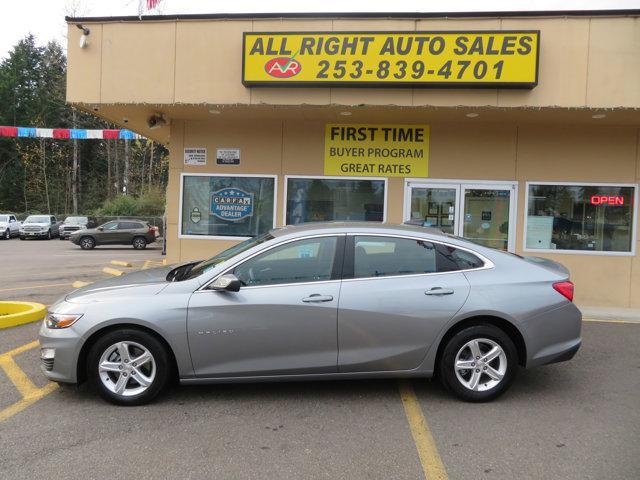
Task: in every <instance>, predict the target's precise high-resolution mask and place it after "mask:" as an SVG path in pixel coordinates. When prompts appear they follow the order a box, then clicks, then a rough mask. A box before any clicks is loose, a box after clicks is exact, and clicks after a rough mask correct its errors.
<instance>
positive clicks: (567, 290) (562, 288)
mask: <svg viewBox="0 0 640 480" xmlns="http://www.w3.org/2000/svg"><path fill="white" fill-rule="evenodd" d="M553 288H554V289H555V290H556V292H558V293H560V294H562V295H563V296H564V297H565V298H566V299H567V300H569V301H570V302H573V282H556V283H554V284H553Z"/></svg>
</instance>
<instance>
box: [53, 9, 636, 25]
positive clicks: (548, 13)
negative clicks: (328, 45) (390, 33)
mask: <svg viewBox="0 0 640 480" xmlns="http://www.w3.org/2000/svg"><path fill="white" fill-rule="evenodd" d="M603 16H640V9H611V10H536V11H492V12H300V13H292V12H285V13H203V14H200V13H197V14H176V15H143V16H141V17H138V16H136V15H130V16H115V17H69V16H66V17H65V20H66V21H67V22H68V23H81V22H87V23H91V22H100V23H107V22H144V21H171V20H174V21H175V20H251V19H276V18H307V19H308V18H418V19H419V18H487V17H603Z"/></svg>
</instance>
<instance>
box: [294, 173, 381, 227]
mask: <svg viewBox="0 0 640 480" xmlns="http://www.w3.org/2000/svg"><path fill="white" fill-rule="evenodd" d="M384 188H385V182H384V180H353V179H312V178H289V179H288V180H287V224H288V225H296V224H298V223H306V222H324V221H331V220H356V221H370V222H382V221H383V217H384Z"/></svg>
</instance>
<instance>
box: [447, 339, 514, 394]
mask: <svg viewBox="0 0 640 480" xmlns="http://www.w3.org/2000/svg"><path fill="white" fill-rule="evenodd" d="M454 368H455V372H456V377H457V378H458V381H459V382H460V383H461V384H462V385H464V387H466V388H467V389H469V390H473V391H476V392H484V391H487V390H491V389H492V388H494V387H495V386H496V385H498V384H499V383H500V382H501V381H502V379H503V378H504V376H505V374H506V372H507V355H506V354H505V352H504V350H503V349H502V347H501V346H500V345H499V344H498V343H497V342H495V341H493V340H490V339H488V338H475V339H473V340H471V341H469V342H467V343H465V344H464V345H463V346H462V348H460V350H458V353H457V354H456V357H455V363H454Z"/></svg>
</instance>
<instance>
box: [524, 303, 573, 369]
mask: <svg viewBox="0 0 640 480" xmlns="http://www.w3.org/2000/svg"><path fill="white" fill-rule="evenodd" d="M523 333H524V334H525V337H526V343H527V363H526V366H527V368H530V367H536V366H538V365H546V364H549V363H556V362H564V361H567V360H571V359H572V358H573V357H574V355H575V354H576V352H577V351H578V350H579V349H580V345H581V343H582V336H581V334H582V313H580V310H578V308H577V307H576V306H575V305H574V304H573V303H569V302H567V303H566V304H564V305H562V306H560V307H558V308H554V309H552V310H550V311H546V312H544V313H540V314H538V315H535V316H534V317H532V318H529V319H527V320H526V322H524V332H523Z"/></svg>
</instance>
